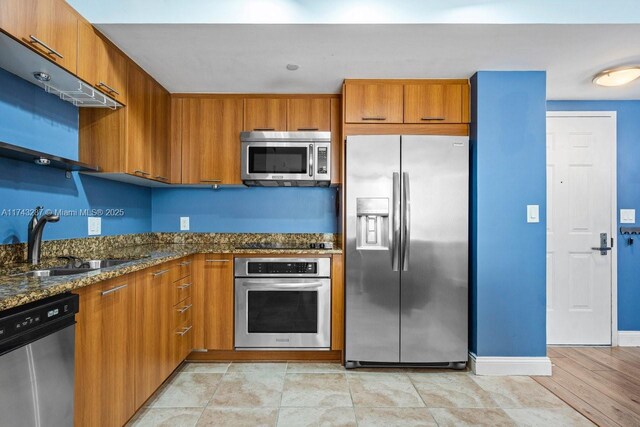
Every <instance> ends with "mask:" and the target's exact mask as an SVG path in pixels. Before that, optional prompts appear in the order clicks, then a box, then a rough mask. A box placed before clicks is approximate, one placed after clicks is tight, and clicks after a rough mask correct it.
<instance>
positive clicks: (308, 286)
mask: <svg viewBox="0 0 640 427" xmlns="http://www.w3.org/2000/svg"><path fill="white" fill-rule="evenodd" d="M242 286H245V287H251V288H260V289H289V290H294V289H317V288H320V287H322V283H320V282H311V283H282V282H281V283H265V282H258V281H254V282H242Z"/></svg>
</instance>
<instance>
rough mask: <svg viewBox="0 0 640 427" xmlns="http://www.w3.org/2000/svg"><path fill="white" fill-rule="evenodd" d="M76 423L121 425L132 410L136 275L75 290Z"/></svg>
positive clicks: (134, 407)
mask: <svg viewBox="0 0 640 427" xmlns="http://www.w3.org/2000/svg"><path fill="white" fill-rule="evenodd" d="M75 292H76V293H77V294H78V295H79V297H80V312H79V313H78V314H77V315H76V321H77V324H76V342H75V404H74V420H75V425H76V426H98V425H100V426H106V427H108V426H122V425H124V424H125V423H126V422H127V420H128V419H129V418H130V417H131V415H132V414H133V413H134V412H135V410H136V408H137V406H136V405H135V402H134V378H135V375H134V372H135V371H134V342H135V340H136V335H135V313H136V304H135V275H134V274H130V275H126V276H122V277H118V278H115V279H112V280H107V281H104V282H101V283H98V284H95V285H92V286H88V287H86V288H81V289H78V290H77V291H75Z"/></svg>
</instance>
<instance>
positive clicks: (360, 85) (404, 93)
mask: <svg viewBox="0 0 640 427" xmlns="http://www.w3.org/2000/svg"><path fill="white" fill-rule="evenodd" d="M344 106H345V113H344V118H345V120H344V121H345V124H346V127H345V128H346V129H345V130H346V131H347V134H358V133H361V132H363V131H366V129H365V128H364V127H363V126H361V124H365V123H370V124H373V123H387V124H389V125H387V126H379V127H378V126H376V127H374V128H375V129H372V130H371V131H372V132H375V131H376V130H377V131H378V132H383V133H384V132H386V133H402V132H406V131H407V130H406V129H403V128H401V127H398V126H391V125H392V124H406V125H416V124H419V125H429V126H431V127H428V126H423V127H412V128H411V129H413V132H419V133H423V134H428V133H434V134H442V135H446V134H449V133H450V134H456V135H457V134H461V133H464V134H468V127H467V126H466V123H469V83H468V81H466V80H462V79H423V80H415V79H413V80H395V79H392V80H388V81H385V80H371V81H366V80H345V84H344ZM433 125H443V126H439V127H436V126H433ZM444 125H460V126H456V127H451V126H450V127H446V126H444ZM407 129H408V128H407Z"/></svg>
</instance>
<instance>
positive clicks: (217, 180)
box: [200, 179, 222, 182]
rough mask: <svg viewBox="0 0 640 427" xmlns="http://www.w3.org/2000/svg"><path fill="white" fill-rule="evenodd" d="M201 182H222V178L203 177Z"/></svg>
mask: <svg viewBox="0 0 640 427" xmlns="http://www.w3.org/2000/svg"><path fill="white" fill-rule="evenodd" d="M200 182H222V180H221V179H201V180H200Z"/></svg>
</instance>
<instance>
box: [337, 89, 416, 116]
mask: <svg viewBox="0 0 640 427" xmlns="http://www.w3.org/2000/svg"><path fill="white" fill-rule="evenodd" d="M344 96H345V110H346V111H345V119H346V122H347V123H402V110H403V107H402V98H403V87H402V84H395V83H348V84H346V85H345V93H344Z"/></svg>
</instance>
